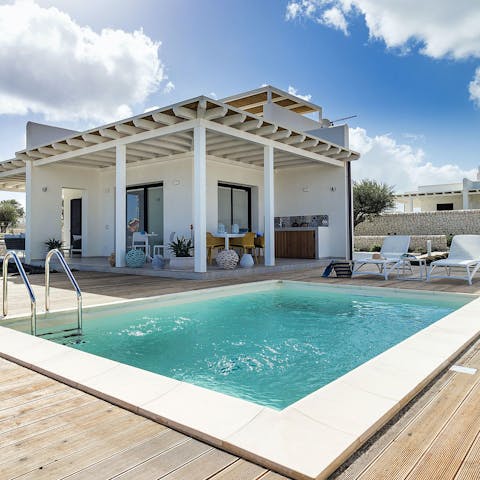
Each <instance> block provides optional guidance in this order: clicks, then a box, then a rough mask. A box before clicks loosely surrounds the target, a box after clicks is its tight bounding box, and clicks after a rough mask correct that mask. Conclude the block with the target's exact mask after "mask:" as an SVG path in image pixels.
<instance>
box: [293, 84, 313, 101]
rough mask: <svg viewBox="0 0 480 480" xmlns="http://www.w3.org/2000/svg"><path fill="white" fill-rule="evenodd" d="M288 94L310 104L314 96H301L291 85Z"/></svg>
mask: <svg viewBox="0 0 480 480" xmlns="http://www.w3.org/2000/svg"><path fill="white" fill-rule="evenodd" d="M287 91H288V93H289V94H290V95H295V96H296V97H298V98H301V99H302V100H305V101H306V102H309V101H310V100H311V99H312V96H311V95H310V94H306V95H300V94H299V93H298V91H297V89H296V88H295V87H292V86H291V85H289V86H288V90H287Z"/></svg>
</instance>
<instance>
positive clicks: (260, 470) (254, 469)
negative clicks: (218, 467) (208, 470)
mask: <svg viewBox="0 0 480 480" xmlns="http://www.w3.org/2000/svg"><path fill="white" fill-rule="evenodd" d="M267 471H268V470H267V469H266V468H264V467H260V466H259V465H255V464H254V463H250V462H247V461H246V460H243V459H240V460H237V461H236V462H235V463H232V464H231V465H229V466H228V467H227V468H225V469H224V470H222V471H221V472H219V473H216V474H215V475H214V476H213V477H211V479H210V480H258V479H259V478H260V477H262V475H264V474H265V473H267ZM262 478H263V477H262Z"/></svg>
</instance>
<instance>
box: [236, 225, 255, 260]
mask: <svg viewBox="0 0 480 480" xmlns="http://www.w3.org/2000/svg"><path fill="white" fill-rule="evenodd" d="M230 245H231V246H232V247H237V248H238V249H240V251H241V253H242V254H243V253H247V252H248V251H249V250H250V252H251V253H252V254H253V256H254V257H255V261H256V262H257V263H258V258H257V250H256V247H255V233H254V232H247V233H246V234H245V235H244V236H243V237H239V238H232V239H231V240H230Z"/></svg>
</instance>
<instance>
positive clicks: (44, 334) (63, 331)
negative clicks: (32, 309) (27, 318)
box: [37, 327, 82, 338]
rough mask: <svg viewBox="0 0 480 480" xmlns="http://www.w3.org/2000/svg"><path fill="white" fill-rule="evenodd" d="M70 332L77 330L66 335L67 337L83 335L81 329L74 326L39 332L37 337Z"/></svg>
mask: <svg viewBox="0 0 480 480" xmlns="http://www.w3.org/2000/svg"><path fill="white" fill-rule="evenodd" d="M69 332H76V333H74V334H71V335H65V338H66V337H76V336H80V335H82V332H81V330H80V329H79V328H78V327H74V328H66V329H64V330H54V331H53V332H45V333H39V334H37V337H47V336H49V335H59V334H62V333H69Z"/></svg>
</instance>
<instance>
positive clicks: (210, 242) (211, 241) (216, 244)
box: [207, 232, 225, 264]
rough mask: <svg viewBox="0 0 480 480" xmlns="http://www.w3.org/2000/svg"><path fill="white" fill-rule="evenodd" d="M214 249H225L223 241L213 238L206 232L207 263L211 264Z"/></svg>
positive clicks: (213, 236) (222, 239)
mask: <svg viewBox="0 0 480 480" xmlns="http://www.w3.org/2000/svg"><path fill="white" fill-rule="evenodd" d="M215 248H225V239H224V238H220V237H215V235H212V234H211V233H210V232H207V262H208V263H209V264H211V263H212V254H213V250H214V249H215Z"/></svg>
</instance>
